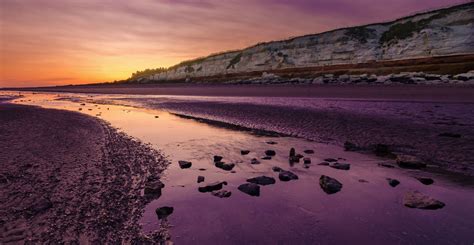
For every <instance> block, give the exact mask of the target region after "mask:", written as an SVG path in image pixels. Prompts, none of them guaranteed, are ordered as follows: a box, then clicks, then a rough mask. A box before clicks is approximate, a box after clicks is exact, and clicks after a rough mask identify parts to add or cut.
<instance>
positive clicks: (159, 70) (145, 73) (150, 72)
mask: <svg viewBox="0 0 474 245" xmlns="http://www.w3.org/2000/svg"><path fill="white" fill-rule="evenodd" d="M166 70H167V69H166V68H164V67H160V68H156V69H145V70H143V71H136V72H134V73H132V76H131V77H130V79H138V78H142V77H147V76H151V75H154V74H157V73H162V72H165V71H166Z"/></svg>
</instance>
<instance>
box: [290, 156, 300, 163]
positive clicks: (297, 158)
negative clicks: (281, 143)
mask: <svg viewBox="0 0 474 245" xmlns="http://www.w3.org/2000/svg"><path fill="white" fill-rule="evenodd" d="M288 161H289V162H290V164H292V163H299V162H300V158H299V157H296V156H291V157H289V158H288Z"/></svg>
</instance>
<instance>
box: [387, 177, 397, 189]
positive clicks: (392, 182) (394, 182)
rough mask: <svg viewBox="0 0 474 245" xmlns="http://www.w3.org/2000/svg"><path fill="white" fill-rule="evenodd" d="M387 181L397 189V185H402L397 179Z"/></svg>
mask: <svg viewBox="0 0 474 245" xmlns="http://www.w3.org/2000/svg"><path fill="white" fill-rule="evenodd" d="M387 181H388V184H389V185H390V186H391V187H395V186H397V185H399V184H400V181H398V180H396V179H390V178H387Z"/></svg>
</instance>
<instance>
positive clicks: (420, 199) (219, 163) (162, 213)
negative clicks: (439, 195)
mask: <svg viewBox="0 0 474 245" xmlns="http://www.w3.org/2000/svg"><path fill="white" fill-rule="evenodd" d="M267 144H276V142H273V141H271V142H267ZM379 148H380V149H379V151H380V152H382V151H388V150H387V149H385V148H384V147H382V146H380V147H379ZM382 148H384V149H382ZM346 150H350V149H347V147H346ZM240 153H241V155H248V154H249V153H250V151H249V150H241V152H240ZM303 153H304V154H306V155H311V154H314V150H304V151H303ZM276 154H277V153H276V151H275V150H266V151H265V152H264V156H262V157H261V158H260V159H257V158H252V159H250V164H260V163H261V162H260V160H271V159H272V158H273V157H274V156H276ZM387 155H388V156H392V155H390V154H388V153H386V154H385V156H387ZM223 159H224V157H223V156H219V155H215V156H214V157H213V159H212V160H213V163H214V166H215V167H217V168H220V169H222V170H225V171H230V172H235V171H234V170H233V168H234V167H235V164H234V163H226V162H224V161H223ZM345 160H346V159H344V158H337V159H335V158H326V159H324V161H323V162H321V163H319V164H318V165H320V166H328V167H331V168H334V169H337V170H341V171H348V170H350V168H351V164H349V163H345V162H344V161H345ZM288 162H289V164H290V166H293V165H294V164H297V163H300V162H302V163H303V167H304V168H309V167H310V165H311V158H310V157H305V156H304V155H302V154H298V153H297V152H296V150H295V149H294V148H291V149H290V150H289V154H288ZM396 163H397V164H398V166H399V167H400V168H409V169H419V168H423V167H426V164H424V163H422V162H421V161H419V160H418V159H416V158H413V157H411V156H404V155H400V156H397V159H396ZM178 164H179V166H180V168H181V169H187V168H190V167H191V166H192V162H190V161H184V160H181V161H178ZM379 166H380V167H386V168H395V166H394V165H392V164H390V163H380V164H379ZM272 171H274V172H276V173H278V179H279V180H280V181H282V182H288V181H295V180H298V175H296V174H295V173H293V172H291V171H289V170H285V169H282V168H280V167H277V166H274V167H272ZM417 179H418V180H419V181H420V182H421V183H422V184H425V185H431V184H433V183H434V181H433V180H432V179H430V178H417ZM204 181H205V177H204V176H198V178H197V183H198V184H199V183H201V182H204ZM246 182H247V183H243V184H241V185H239V186H238V188H237V189H238V190H239V191H241V192H243V193H245V194H247V195H249V196H254V197H258V196H260V188H261V186H266V185H272V184H275V183H276V180H275V178H273V177H269V176H264V175H262V176H258V177H253V178H249V179H247V180H246ZM359 182H367V181H366V180H363V179H361V180H359ZM387 182H388V185H390V186H391V187H396V186H398V185H399V184H400V181H399V180H397V179H392V178H387ZM227 184H228V183H227V182H226V181H219V182H214V183H209V184H206V185H203V186H200V187H198V191H199V192H201V193H210V194H211V195H213V196H216V197H219V198H228V197H230V196H231V195H232V192H231V191H228V190H225V189H224V187H225V186H226V185H227ZM319 185H320V187H321V189H322V190H323V191H324V192H325V193H326V194H335V193H337V192H339V191H341V189H342V187H343V184H342V183H341V182H339V181H338V180H337V179H335V178H332V177H329V176H326V175H321V176H320V178H319ZM156 186H157V187H158V188H163V187H164V185H163V184H157V185H156ZM160 193H161V191H160ZM403 204H404V205H405V206H406V207H410V208H419V209H439V208H442V207H444V206H445V204H444V203H443V202H441V201H438V200H436V199H433V198H431V197H429V196H426V195H424V194H422V193H420V192H418V191H409V192H407V193H406V194H405V196H404V198H403ZM172 212H173V208H172V207H168V206H165V207H160V208H158V209H156V214H157V216H158V218H159V219H163V218H166V217H167V216H168V215H170V214H171V213H172Z"/></svg>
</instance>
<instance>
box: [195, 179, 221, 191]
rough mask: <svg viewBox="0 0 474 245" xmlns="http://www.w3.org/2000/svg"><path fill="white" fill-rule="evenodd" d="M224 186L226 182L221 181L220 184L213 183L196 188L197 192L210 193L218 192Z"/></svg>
mask: <svg viewBox="0 0 474 245" xmlns="http://www.w3.org/2000/svg"><path fill="white" fill-rule="evenodd" d="M224 185H227V182H225V181H222V182H214V183H212V184H208V185H206V186H201V187H199V188H198V190H199V192H212V191H218V190H220V189H222V187H223V186H224Z"/></svg>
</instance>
